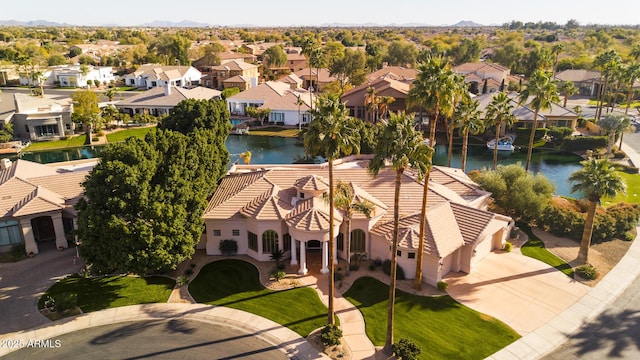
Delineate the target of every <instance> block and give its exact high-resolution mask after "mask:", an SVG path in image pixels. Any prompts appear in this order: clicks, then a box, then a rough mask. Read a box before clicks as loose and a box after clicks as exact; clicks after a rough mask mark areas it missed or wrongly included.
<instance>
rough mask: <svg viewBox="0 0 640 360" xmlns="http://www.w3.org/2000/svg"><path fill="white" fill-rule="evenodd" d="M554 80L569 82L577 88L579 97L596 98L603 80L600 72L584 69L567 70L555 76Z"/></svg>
mask: <svg viewBox="0 0 640 360" xmlns="http://www.w3.org/2000/svg"><path fill="white" fill-rule="evenodd" d="M555 79H556V80H559V81H571V82H572V83H573V84H574V85H575V86H576V87H577V88H578V94H579V95H585V96H597V95H598V92H599V91H600V87H601V86H602V85H603V84H604V79H601V78H600V71H597V70H585V69H569V70H564V71H560V72H559V73H557V74H556V77H555Z"/></svg>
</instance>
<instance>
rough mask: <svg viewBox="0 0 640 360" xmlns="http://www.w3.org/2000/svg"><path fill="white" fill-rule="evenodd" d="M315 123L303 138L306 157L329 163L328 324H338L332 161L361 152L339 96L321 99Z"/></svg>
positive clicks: (344, 105) (357, 136)
mask: <svg viewBox="0 0 640 360" xmlns="http://www.w3.org/2000/svg"><path fill="white" fill-rule="evenodd" d="M311 115H312V116H313V121H312V122H311V123H310V124H309V128H308V129H307V132H306V133H305V135H304V148H305V152H306V153H307V154H311V155H322V156H324V157H325V158H326V159H327V161H328V163H329V273H328V274H327V275H328V277H329V306H328V308H329V309H328V319H327V322H328V324H329V325H334V324H335V318H334V292H335V284H334V274H335V268H334V266H333V265H334V264H333V262H334V258H333V247H334V242H335V236H336V234H335V233H334V231H335V230H334V222H335V214H334V212H335V185H334V178H333V177H334V175H333V162H334V160H336V159H338V158H339V157H340V156H342V155H350V154H352V153H354V152H355V153H359V152H360V134H359V133H358V132H357V131H356V128H355V127H354V126H353V123H352V122H351V121H350V119H349V109H347V106H346V104H345V103H343V102H342V101H341V100H340V97H339V96H338V95H337V94H326V95H324V96H321V97H319V98H318V104H317V107H316V109H312V110H311Z"/></svg>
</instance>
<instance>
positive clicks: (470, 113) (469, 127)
mask: <svg viewBox="0 0 640 360" xmlns="http://www.w3.org/2000/svg"><path fill="white" fill-rule="evenodd" d="M478 106H479V103H478V101H477V100H473V99H471V96H469V94H468V93H467V94H466V96H464V97H463V98H462V100H461V101H460V103H459V104H458V108H457V109H456V113H455V118H456V121H457V123H458V128H459V129H460V132H461V133H462V162H461V164H460V169H462V171H463V172H464V171H465V168H466V166H467V148H468V147H469V133H472V134H474V135H476V134H479V133H481V132H483V131H484V121H482V119H480V110H478Z"/></svg>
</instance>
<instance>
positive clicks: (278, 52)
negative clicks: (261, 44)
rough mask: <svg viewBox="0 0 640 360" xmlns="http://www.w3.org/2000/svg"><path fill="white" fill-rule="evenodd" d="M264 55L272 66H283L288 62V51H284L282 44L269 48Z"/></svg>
mask: <svg viewBox="0 0 640 360" xmlns="http://www.w3.org/2000/svg"><path fill="white" fill-rule="evenodd" d="M262 56H263V57H265V58H266V61H267V63H268V64H269V67H271V68H281V67H283V66H284V65H285V64H286V63H287V53H285V52H284V48H283V47H282V45H276V46H272V47H270V48H268V49H267V50H265V52H264V54H263V55H262Z"/></svg>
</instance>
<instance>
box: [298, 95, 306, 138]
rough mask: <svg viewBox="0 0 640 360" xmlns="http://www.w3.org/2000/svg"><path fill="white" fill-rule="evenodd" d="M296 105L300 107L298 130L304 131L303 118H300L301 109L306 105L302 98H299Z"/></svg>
mask: <svg viewBox="0 0 640 360" xmlns="http://www.w3.org/2000/svg"><path fill="white" fill-rule="evenodd" d="M296 105H297V106H298V130H302V118H301V117H300V107H301V106H302V105H305V102H304V100H302V96H299V95H298V96H297V99H296Z"/></svg>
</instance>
